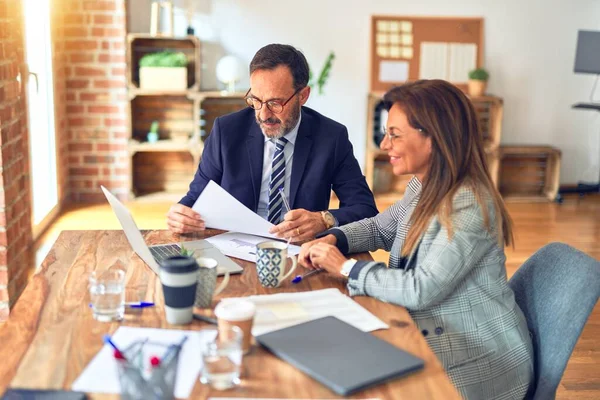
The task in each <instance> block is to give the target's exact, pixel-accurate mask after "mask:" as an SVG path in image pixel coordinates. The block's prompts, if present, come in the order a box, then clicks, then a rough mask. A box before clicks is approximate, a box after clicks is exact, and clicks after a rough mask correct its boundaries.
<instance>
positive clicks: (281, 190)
mask: <svg viewBox="0 0 600 400" xmlns="http://www.w3.org/2000/svg"><path fill="white" fill-rule="evenodd" d="M279 195H281V200H283V207H284V208H285V212H286V213H287V212H290V210H291V208H290V203H288V201H287V198H286V197H285V193H283V188H279Z"/></svg>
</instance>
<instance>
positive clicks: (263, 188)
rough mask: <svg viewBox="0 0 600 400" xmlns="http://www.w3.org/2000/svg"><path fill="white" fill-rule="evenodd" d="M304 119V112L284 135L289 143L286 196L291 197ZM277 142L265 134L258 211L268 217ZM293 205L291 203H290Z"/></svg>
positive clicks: (286, 165) (284, 187)
mask: <svg viewBox="0 0 600 400" xmlns="http://www.w3.org/2000/svg"><path fill="white" fill-rule="evenodd" d="M301 121H302V113H300V118H299V119H298V123H297V124H296V126H295V127H294V129H292V130H291V131H290V132H288V133H287V134H286V135H285V136H284V137H285V138H286V139H287V141H288V142H289V143H287V144H286V145H285V147H284V148H283V156H284V157H285V180H284V186H283V193H284V194H285V197H287V198H288V201H289V198H290V181H291V179H292V159H293V156H294V145H295V144H296V136H298V128H299V127H300V122H301ZM275 148H276V145H275V142H274V141H273V140H271V139H269V138H268V137H266V136H265V147H264V153H263V172H262V179H261V181H260V195H259V196H258V208H257V210H256V213H257V214H258V215H260V216H261V217H263V218H264V219H267V218H268V217H269V209H268V207H269V183H270V181H271V169H272V168H271V167H272V164H273V156H274V155H275ZM290 206H291V205H290ZM285 212H286V211H285V206H284V208H282V209H281V215H282V217H283V215H285Z"/></svg>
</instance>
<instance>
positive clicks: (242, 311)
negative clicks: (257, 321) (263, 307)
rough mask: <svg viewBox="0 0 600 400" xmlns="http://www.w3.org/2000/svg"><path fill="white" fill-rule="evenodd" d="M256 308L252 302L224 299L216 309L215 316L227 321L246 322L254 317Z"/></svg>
mask: <svg viewBox="0 0 600 400" xmlns="http://www.w3.org/2000/svg"><path fill="white" fill-rule="evenodd" d="M255 313H256V306H255V305H254V303H253V302H251V301H250V300H244V299H224V300H221V301H220V302H219V304H217V306H216V307H215V315H216V316H217V318H222V319H224V320H226V321H246V320H249V319H250V318H253V317H254V314H255Z"/></svg>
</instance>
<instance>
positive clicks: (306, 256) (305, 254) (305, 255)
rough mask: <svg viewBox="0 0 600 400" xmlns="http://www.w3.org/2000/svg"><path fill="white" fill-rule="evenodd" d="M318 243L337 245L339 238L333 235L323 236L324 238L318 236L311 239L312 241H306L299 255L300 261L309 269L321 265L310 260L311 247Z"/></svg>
mask: <svg viewBox="0 0 600 400" xmlns="http://www.w3.org/2000/svg"><path fill="white" fill-rule="evenodd" d="M318 243H325V244H330V245H332V246H333V245H335V244H336V243H337V239H336V238H335V236H333V235H327V236H323V237H322V238H318V239H315V240H311V241H310V242H306V243H304V244H303V245H302V247H301V248H300V254H299V255H298V263H299V264H300V265H302V266H303V267H305V268H308V269H317V268H319V267H317V266H315V265H313V263H312V262H311V260H310V248H311V247H313V246H315V245H316V244H318Z"/></svg>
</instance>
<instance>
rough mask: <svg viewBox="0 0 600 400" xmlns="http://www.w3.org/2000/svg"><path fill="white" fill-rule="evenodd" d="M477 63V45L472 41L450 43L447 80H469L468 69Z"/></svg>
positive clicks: (473, 67) (462, 81)
mask: <svg viewBox="0 0 600 400" xmlns="http://www.w3.org/2000/svg"><path fill="white" fill-rule="evenodd" d="M476 64H477V45H475V44H474V43H450V63H449V65H448V67H449V70H448V78H447V79H448V81H450V82H452V83H465V82H467V81H468V80H469V71H472V70H474V69H475V67H476Z"/></svg>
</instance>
